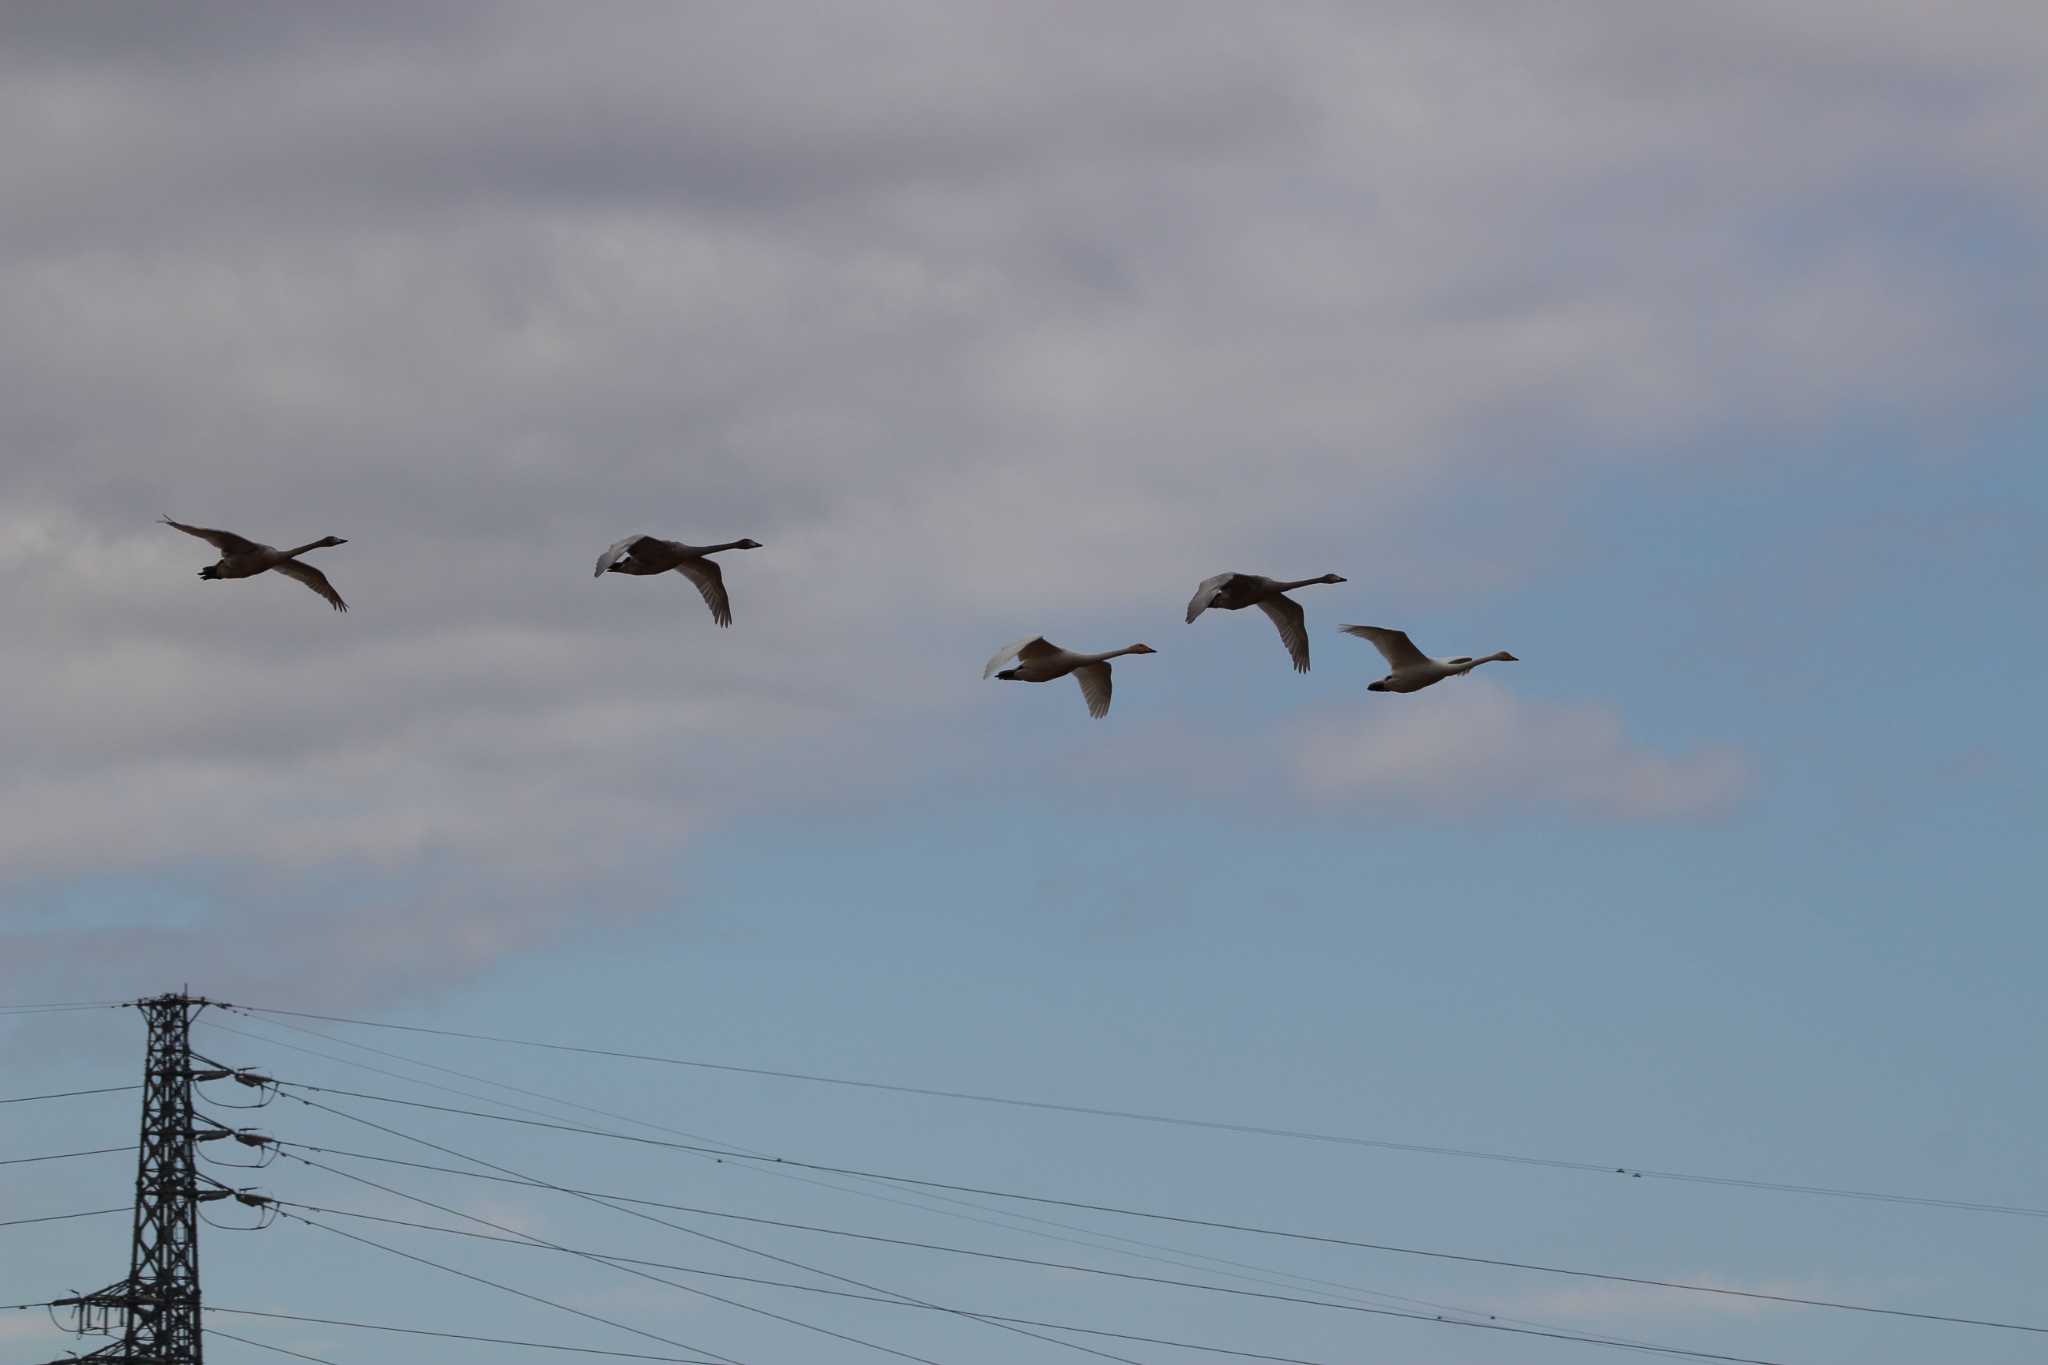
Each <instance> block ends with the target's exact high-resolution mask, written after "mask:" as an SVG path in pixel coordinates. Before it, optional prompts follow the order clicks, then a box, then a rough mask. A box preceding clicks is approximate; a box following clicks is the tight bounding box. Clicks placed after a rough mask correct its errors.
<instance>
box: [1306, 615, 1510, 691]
mask: <svg viewBox="0 0 2048 1365" xmlns="http://www.w3.org/2000/svg"><path fill="white" fill-rule="evenodd" d="M1337 629H1339V630H1341V631H1343V632H1344V633H1345V634H1346V635H1356V636H1357V637H1358V638H1359V639H1361V640H1370V641H1372V647H1373V648H1374V649H1377V650H1378V651H1379V652H1380V657H1381V658H1383V659H1385V660H1386V661H1387V667H1388V668H1389V669H1391V670H1392V671H1391V672H1389V673H1388V674H1387V676H1386V677H1384V678H1381V679H1380V680H1379V681H1378V682H1376V683H1372V684H1370V685H1368V686H1367V687H1366V689H1365V690H1366V691H1368V692H1420V691H1421V690H1422V689H1423V688H1425V687H1429V686H1432V685H1434V684H1436V683H1440V682H1442V681H1443V680H1444V679H1445V678H1462V677H1463V676H1465V675H1466V674H1467V673H1470V672H1471V671H1472V670H1473V669H1475V668H1477V667H1479V665H1481V664H1491V663H1503V664H1512V663H1520V662H1521V660H1519V659H1517V658H1516V657H1515V656H1514V655H1512V654H1510V653H1508V652H1507V651H1506V650H1501V651H1500V652H1499V653H1497V654H1482V655H1481V656H1479V657H1478V658H1476V659H1475V658H1472V657H1470V656H1469V655H1460V656H1459V657H1457V658H1455V659H1432V658H1430V657H1429V656H1428V655H1427V654H1424V653H1423V652H1422V651H1421V650H1419V649H1417V648H1416V647H1415V642H1414V641H1413V640H1411V639H1409V638H1408V632H1406V631H1404V630H1388V629H1387V628H1386V627H1385V626H1339V627H1337Z"/></svg>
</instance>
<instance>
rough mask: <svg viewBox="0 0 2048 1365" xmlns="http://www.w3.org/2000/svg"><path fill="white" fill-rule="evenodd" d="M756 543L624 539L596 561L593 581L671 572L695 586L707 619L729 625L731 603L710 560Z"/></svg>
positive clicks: (721, 576) (755, 546)
mask: <svg viewBox="0 0 2048 1365" xmlns="http://www.w3.org/2000/svg"><path fill="white" fill-rule="evenodd" d="M760 548H761V542H760V541H758V540H728V541H726V542H725V543H724V544H723V545H685V544H683V543H682V542H681V541H679V540H662V539H660V538H658V537H656V536H627V537H626V538H625V539H624V540H622V541H620V542H619V543H618V544H616V545H614V546H612V547H611V548H610V549H609V550H606V551H605V552H604V553H603V554H601V555H599V556H598V557H597V574H596V577H598V578H603V577H604V576H605V575H606V574H608V573H631V574H651V573H667V572H668V571H669V570H671V569H673V570H675V571H676V572H677V573H679V574H681V575H682V576H683V577H685V578H687V579H689V580H690V581H691V582H692V583H694V584H696V585H697V592H698V593H699V594H700V595H701V596H702V597H703V598H704V605H705V606H707V607H709V608H711V619H712V620H714V621H716V622H718V624H719V625H721V626H729V625H731V624H732V602H731V601H730V600H729V599H728V598H727V597H726V595H725V574H724V573H723V572H722V571H720V569H719V567H718V563H717V561H716V560H714V559H712V558H711V556H712V555H715V554H718V553H719V552H720V551H722V550H758V549H760Z"/></svg>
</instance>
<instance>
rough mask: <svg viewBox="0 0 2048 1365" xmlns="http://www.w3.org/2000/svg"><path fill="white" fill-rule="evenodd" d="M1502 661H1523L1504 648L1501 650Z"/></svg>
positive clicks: (1506, 662)
mask: <svg viewBox="0 0 2048 1365" xmlns="http://www.w3.org/2000/svg"><path fill="white" fill-rule="evenodd" d="M1500 661H1501V662H1502V663H1504V664H1518V663H1520V662H1522V661H1521V660H1520V659H1517V658H1516V657H1515V656H1514V655H1512V654H1510V653H1508V652H1507V651H1506V650H1502V651H1501V652H1500Z"/></svg>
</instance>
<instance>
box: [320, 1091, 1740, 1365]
mask: <svg viewBox="0 0 2048 1365" xmlns="http://www.w3.org/2000/svg"><path fill="white" fill-rule="evenodd" d="M290 1098H293V1099H297V1100H298V1102H299V1103H301V1104H304V1105H308V1106H309V1107H312V1108H316V1109H320V1110H323V1111H324V1112H327V1113H331V1114H335V1115H338V1116H340V1117H342V1118H346V1119H351V1120H353V1121H354V1122H357V1123H361V1124H363V1125H365V1126H366V1127H370V1128H375V1129H377V1130H378V1131H380V1132H386V1133H390V1134H392V1135H393V1136H396V1137H401V1138H405V1139H406V1140H408V1141H411V1142H416V1143H418V1144H420V1145H421V1146H423V1147H431V1148H433V1149H434V1150H436V1151H442V1152H447V1153H449V1154H450V1155H452V1156H456V1157H458V1158H460V1159H462V1160H464V1161H470V1162H474V1163H475V1164H477V1165H480V1166H488V1167H490V1168H491V1169H493V1170H498V1171H503V1172H505V1173H506V1174H507V1175H514V1176H518V1175H519V1174H520V1173H519V1172H516V1171H512V1170H510V1169H509V1168H507V1167H503V1166H495V1165H493V1164H492V1163H490V1162H487V1161H483V1160H481V1159H479V1158H477V1157H473V1156H469V1155H467V1154H466V1153H462V1152H457V1151H454V1150H453V1149H452V1148H447V1147H442V1146H441V1145H440V1144H438V1143H433V1142H429V1141H427V1140H426V1139H424V1138H418V1137H413V1136H411V1135H410V1134H407V1133H402V1132H399V1131H398V1130H397V1129H393V1128H387V1127H385V1126H384V1125H383V1124H379V1123H375V1122H372V1121H371V1120H368V1119H365V1118H362V1117H360V1116H359V1115H354V1114H350V1113H348V1112H346V1111H345V1110H340V1109H336V1108H333V1107H332V1106H330V1105H324V1104H320V1103H318V1102H316V1101H313V1100H307V1099H304V1098H301V1097H299V1096H291V1097H290ZM293 1160H296V1161H300V1162H303V1163H304V1164H307V1165H314V1166H318V1167H319V1169H321V1170H326V1171H329V1172H331V1173H333V1174H336V1175H342V1176H344V1177H345V1178H347V1179H351V1180H355V1181H358V1182H359V1183H361V1184H365V1185H369V1186H371V1187H372V1188H374V1189H379V1190H383V1191H384V1192H386V1193H388V1194H394V1195H397V1196H399V1197H401V1198H407V1199H412V1200H413V1201H414V1202H416V1203H421V1204H426V1205H427V1206H428V1207H430V1208H434V1209H437V1210H439V1211H441V1212H443V1213H449V1214H453V1215H454V1216H456V1217H459V1218H463V1219H466V1220H468V1221H470V1222H473V1223H480V1224H483V1225H484V1226H486V1227H493V1228H498V1229H499V1230H500V1231H503V1232H511V1233H514V1234H515V1236H517V1237H519V1238H521V1239H523V1242H522V1244H524V1245H539V1246H548V1245H550V1244H548V1243H546V1242H544V1241H542V1239H540V1238H536V1237H534V1236H532V1235H531V1234H529V1233H523V1232H519V1231H518V1230H517V1229H513V1228H505V1227H503V1226H501V1225H500V1224H496V1223H493V1222H491V1221H490V1220H489V1219H486V1218H479V1217H477V1216H476V1215H474V1214H468V1213H464V1212H462V1211H461V1210H459V1209H452V1208H448V1207H446V1206H445V1205H440V1204H435V1203H433V1202H432V1201H431V1200H425V1199H420V1198H418V1196H414V1195H408V1194H406V1193H405V1192H404V1191H401V1190H395V1189H392V1188H391V1187H389V1186H386V1185H381V1184H378V1183H377V1182H376V1181H370V1180H364V1179H362V1177H360V1176H351V1175H348V1174H347V1173H346V1172H342V1171H335V1170H334V1168H332V1167H329V1166H324V1165H320V1163H317V1162H309V1161H306V1159H305V1158H304V1157H293ZM522 1180H524V1181H526V1182H529V1183H540V1184H544V1185H546V1184H547V1182H533V1181H532V1177H522ZM548 1188H552V1189H555V1190H556V1191H558V1192H561V1193H574V1192H573V1191H570V1190H567V1189H565V1188H564V1187H562V1186H556V1185H548ZM582 1197H584V1198H589V1199H592V1200H593V1201H594V1202H599V1203H602V1202H603V1200H602V1199H601V1198H600V1197H597V1196H589V1195H585V1196H582ZM633 1202H641V1201H633ZM606 1207H614V1208H616V1207H617V1206H615V1205H606ZM619 1211H620V1212H628V1213H630V1212H632V1210H630V1209H620V1210H619ZM286 1216H288V1217H293V1218H297V1219H298V1221H300V1222H305V1223H311V1222H312V1220H311V1219H308V1218H305V1217H304V1216H302V1215H298V1214H288V1215H286ZM638 1216H640V1217H646V1216H647V1215H638ZM651 1221H654V1222H657V1223H664V1225H665V1226H676V1225H675V1224H668V1223H666V1222H665V1220H663V1219H658V1218H656V1219H652V1220H651ZM313 1225H314V1226H321V1225H320V1224H313ZM335 1230H336V1231H338V1229H335ZM683 1230H684V1231H688V1230H689V1229H683ZM343 1235H347V1234H343ZM700 1235H702V1234H700ZM490 1240H496V1239H490ZM711 1240H714V1241H721V1240H722V1239H718V1238H713V1239H711ZM373 1245H374V1244H373ZM554 1249H555V1250H560V1251H564V1252H568V1254H571V1255H581V1256H583V1257H585V1258H586V1259H593V1260H597V1261H599V1263H601V1264H606V1265H612V1266H615V1267H616V1268H619V1269H627V1266H626V1265H625V1264H623V1262H625V1261H626V1260H627V1259H629V1258H624V1257H608V1256H602V1255H600V1254H598V1253H587V1252H576V1251H572V1250H571V1249H569V1248H566V1247H559V1246H557V1247H554ZM771 1259H777V1260H780V1259H782V1258H779V1257H776V1258H771ZM786 1264H792V1265H797V1266H798V1268H800V1269H805V1270H812V1271H813V1273H818V1274H829V1272H824V1271H817V1270H815V1268H814V1267H810V1266H805V1265H803V1264H802V1263H800V1262H786ZM628 1273H639V1274H641V1275H643V1276H644V1277H645V1278H649V1279H654V1280H656V1281H657V1282H659V1283H673V1281H666V1280H661V1278H660V1277H659V1276H649V1275H646V1273H645V1272H644V1271H643V1272H633V1271H630V1270H629V1271H628ZM707 1273H709V1272H707ZM734 1278H745V1277H734ZM832 1278H834V1279H840V1280H845V1279H846V1277H845V1276H836V1275H835V1276H832ZM847 1282H849V1283H853V1284H860V1282H859V1281H858V1280H852V1281H847ZM764 1283H767V1282H765V1281H764ZM775 1283H780V1282H775ZM677 1287H678V1288H685V1289H688V1288H689V1287H688V1286H677ZM791 1287H795V1288H804V1286H791ZM862 1287H863V1288H871V1287H872V1286H866V1285H863V1286H862ZM689 1292H691V1293H696V1294H703V1295H704V1296H705V1297H707V1298H713V1299H718V1298H719V1297H720V1296H718V1295H715V1294H710V1293H708V1292H707V1291H705V1290H701V1289H690V1290H689ZM818 1292H824V1293H839V1292H840V1291H835V1290H819V1291H818ZM854 1297H861V1296H858V1295H856V1296H854ZM897 1297H898V1298H903V1297H904V1296H900V1295H899V1296H897ZM720 1301H721V1302H730V1300H723V1299H721V1300H720ZM878 1301H879V1302H890V1301H891V1300H878ZM909 1304H910V1305H912V1306H918V1307H926V1308H934V1309H936V1310H937V1311H941V1312H954V1313H958V1314H960V1315H962V1316H967V1317H972V1318H976V1319H982V1320H987V1321H989V1322H991V1323H1009V1324H1012V1325H1019V1326H1031V1327H1047V1326H1050V1327H1053V1328H1055V1330H1057V1329H1058V1328H1059V1326H1060V1325H1059V1324H1047V1323H1040V1322H1035V1321H1033V1320H1031V1319H1026V1318H1006V1317H1003V1316H1001V1315H999V1314H986V1313H970V1312H967V1311H966V1310H962V1309H943V1308H938V1306H937V1305H931V1304H922V1303H919V1302H918V1301H916V1300H910V1301H909ZM755 1311H759V1312H766V1310H759V1309H757V1310H755ZM1357 1311H1359V1312H1363V1313H1370V1314H1373V1315H1375V1316H1379V1317H1393V1318H1401V1319H1404V1320H1407V1321H1412V1322H1434V1323H1439V1324H1443V1325H1446V1326H1452V1327H1483V1328H1486V1329H1488V1330H1492V1331H1503V1332H1510V1333H1516V1334H1520V1335H1527V1336H1537V1337H1545V1338H1549V1339H1553V1340H1560V1341H1574V1342H1578V1343H1581V1344H1586V1345H1599V1346H1613V1347H1617V1348H1620V1349H1626V1350H1635V1351H1644V1352H1649V1353H1653V1354H1663V1355H1674V1356H1683V1357H1687V1358H1691V1359H1700V1360H1726V1361H1742V1362H1744V1365H1773V1363H1772V1362H1765V1361H1752V1360H1749V1359H1748V1358H1747V1357H1735V1356H1720V1355H1716V1354H1714V1353H1712V1352H1703V1351H1696V1350H1691V1349H1688V1348H1684V1347H1675V1346H1662V1345H1658V1344H1654V1343H1649V1342H1639V1341H1630V1340H1627V1339H1623V1338H1618V1337H1600V1336H1593V1335H1591V1334H1587V1333H1578V1332H1566V1331H1559V1330H1554V1329H1550V1328H1544V1327H1531V1326H1521V1327H1516V1326H1508V1325H1506V1324H1504V1323H1501V1322H1498V1321H1486V1322H1481V1321H1478V1320H1476V1319H1471V1318H1464V1317H1446V1316H1444V1315H1442V1314H1435V1315H1431V1314H1426V1313H1417V1312H1413V1311H1404V1310H1397V1309H1390V1308H1374V1307H1370V1306H1366V1305H1359V1306H1358V1309H1357ZM768 1316H771V1317H777V1316H780V1315H778V1314H773V1313H770V1314H768ZM1511 1321H1512V1320H1511ZM1067 1330H1072V1331H1075V1332H1081V1333H1084V1334H1092V1335H1098V1336H1108V1337H1117V1336H1120V1335H1122V1334H1119V1333H1114V1332H1103V1331H1099V1330H1097V1329H1092V1328H1082V1327H1072V1328H1068V1329H1067ZM835 1335H836V1334H835ZM1129 1339H1131V1340H1137V1341H1150V1342H1152V1344H1160V1345H1175V1346H1185V1345H1187V1343H1183V1342H1159V1341H1156V1340H1154V1339H1152V1338H1143V1337H1132V1338H1129ZM1066 1344H1068V1345H1072V1343H1066ZM884 1349H886V1348H884ZM1077 1349H1082V1350H1086V1349H1088V1348H1085V1347H1081V1348H1077ZM1193 1349H1198V1350H1215V1351H1220V1353H1221V1354H1226V1355H1247V1354H1248V1353H1245V1352H1235V1351H1222V1350H1221V1349H1220V1348H1209V1347H1194V1348H1193ZM892 1354H901V1353H900V1352H892ZM1090 1354H1101V1353H1100V1352H1093V1351H1091V1352H1090ZM913 1358H915V1357H913ZM1112 1358H1113V1359H1122V1357H1112ZM1256 1358H1259V1359H1268V1360H1285V1359H1287V1358H1286V1357H1280V1356H1259V1357H1256ZM1299 1365H1313V1363H1312V1362H1301V1363H1299Z"/></svg>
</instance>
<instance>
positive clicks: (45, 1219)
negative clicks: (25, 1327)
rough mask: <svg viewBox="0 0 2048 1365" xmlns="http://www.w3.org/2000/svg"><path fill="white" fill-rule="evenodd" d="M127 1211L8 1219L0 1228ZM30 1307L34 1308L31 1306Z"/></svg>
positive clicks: (126, 1210) (125, 1210) (117, 1211)
mask: <svg viewBox="0 0 2048 1365" xmlns="http://www.w3.org/2000/svg"><path fill="white" fill-rule="evenodd" d="M128 1211H129V1208H128V1205H126V1204H123V1205H121V1206H120V1207H119V1208H112V1209H86V1210H84V1211H83V1212H81V1213H52V1214H47V1215H45V1216H43V1217H41V1218H10V1219H8V1220H7V1221H6V1222H4V1223H0V1228H18V1227H25V1226H27V1225H28V1224H30V1223H61V1222H63V1221H64V1220H65V1219H67V1218H97V1217H99V1216H100V1215H101V1214H104V1213H127V1212H128ZM30 1306H31V1307H34V1305H33V1304H31V1305H30Z"/></svg>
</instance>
